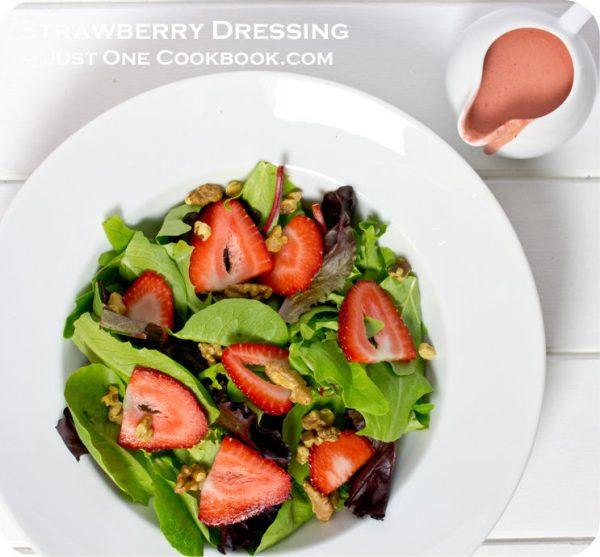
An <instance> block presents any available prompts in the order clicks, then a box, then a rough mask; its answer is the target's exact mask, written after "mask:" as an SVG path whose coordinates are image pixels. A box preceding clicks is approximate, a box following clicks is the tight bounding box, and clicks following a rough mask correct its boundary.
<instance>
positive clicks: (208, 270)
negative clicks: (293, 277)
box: [190, 200, 273, 292]
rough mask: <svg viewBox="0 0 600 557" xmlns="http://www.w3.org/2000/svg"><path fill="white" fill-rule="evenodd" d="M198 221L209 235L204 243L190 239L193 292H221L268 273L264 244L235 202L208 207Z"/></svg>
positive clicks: (248, 218) (252, 224)
mask: <svg viewBox="0 0 600 557" xmlns="http://www.w3.org/2000/svg"><path fill="white" fill-rule="evenodd" d="M198 218H199V220H201V221H202V222H204V223H206V224H208V225H209V226H210V228H211V234H210V236H209V238H208V239H206V240H202V239H201V238H200V237H199V236H196V235H194V236H193V238H192V245H193V246H194V251H193V253H192V257H191V259H190V280H191V281H192V284H193V285H194V286H195V287H196V292H210V291H216V290H224V289H225V288H226V287H227V286H230V285H232V284H240V283H242V282H247V281H248V280H250V279H252V278H254V277H256V276H258V275H260V274H262V273H264V272H266V271H269V270H271V268H272V267H273V260H272V257H271V254H270V253H269V252H268V251H267V247H266V246H265V241H264V240H263V237H262V236H261V235H260V232H259V231H258V228H256V225H255V224H254V223H253V222H252V219H251V218H250V217H249V216H248V213H246V210H245V209H244V207H243V206H242V204H241V203H240V202H239V201H236V200H229V201H228V202H227V204H225V202H224V201H219V202H218V203H212V204H210V205H208V207H206V208H205V209H203V211H202V212H201V213H200V216H199V217H198Z"/></svg>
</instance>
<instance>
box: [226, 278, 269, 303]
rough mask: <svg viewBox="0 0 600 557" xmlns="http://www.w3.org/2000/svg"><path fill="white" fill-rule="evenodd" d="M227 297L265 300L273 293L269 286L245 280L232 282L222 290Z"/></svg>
mask: <svg viewBox="0 0 600 557" xmlns="http://www.w3.org/2000/svg"><path fill="white" fill-rule="evenodd" d="M223 293H224V294H225V296H226V297H227V298H252V299H254V300H267V299H268V298H270V297H271V294H273V290H271V287H270V286H266V285H264V284H254V283H251V282H247V283H244V284H232V285H230V286H228V287H227V288H225V290H224V291H223Z"/></svg>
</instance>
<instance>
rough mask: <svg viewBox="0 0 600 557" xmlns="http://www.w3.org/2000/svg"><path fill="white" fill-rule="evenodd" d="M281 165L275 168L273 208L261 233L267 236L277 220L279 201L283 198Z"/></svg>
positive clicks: (282, 170)
mask: <svg viewBox="0 0 600 557" xmlns="http://www.w3.org/2000/svg"><path fill="white" fill-rule="evenodd" d="M283 172H284V169H283V165H282V166H278V167H277V178H276V180H275V196H274V197H273V206H272V207H271V212H270V213H269V216H268V217H267V221H266V222H265V225H264V226H263V232H264V233H265V234H267V233H268V232H269V230H271V226H272V225H273V223H275V222H277V219H278V218H279V210H280V209H281V199H282V198H283V176H284V174H283Z"/></svg>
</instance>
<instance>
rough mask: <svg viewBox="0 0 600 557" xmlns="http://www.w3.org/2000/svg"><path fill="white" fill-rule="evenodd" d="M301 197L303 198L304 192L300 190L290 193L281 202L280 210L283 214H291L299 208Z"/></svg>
mask: <svg viewBox="0 0 600 557" xmlns="http://www.w3.org/2000/svg"><path fill="white" fill-rule="evenodd" d="M300 199H302V194H301V193H300V192H299V191H293V192H292V193H289V194H288V195H287V196H286V197H285V199H284V200H283V201H282V202H281V209H279V212H280V213H281V214H282V215H291V214H292V213H294V212H295V211H296V209H298V204H299V203H300Z"/></svg>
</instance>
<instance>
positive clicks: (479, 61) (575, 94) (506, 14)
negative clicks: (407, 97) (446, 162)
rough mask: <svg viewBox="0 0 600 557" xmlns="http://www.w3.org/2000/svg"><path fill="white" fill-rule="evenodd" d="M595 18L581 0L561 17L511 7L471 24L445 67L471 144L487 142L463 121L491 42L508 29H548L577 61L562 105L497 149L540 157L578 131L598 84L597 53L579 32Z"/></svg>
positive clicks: (516, 155)
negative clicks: (471, 136)
mask: <svg viewBox="0 0 600 557" xmlns="http://www.w3.org/2000/svg"><path fill="white" fill-rule="evenodd" d="M590 17H592V15H591V14H590V12H588V11H587V10H586V9H585V8H583V7H582V6H580V5H579V4H573V5H572V6H571V7H570V8H569V9H568V10H567V11H566V12H565V13H563V14H562V15H561V16H559V17H556V16H554V15H552V14H548V13H546V12H543V11H539V10H534V9H530V8H506V9H501V10H498V11H495V12H492V13H490V14H488V15H486V16H484V17H482V18H481V19H478V20H477V21H475V22H474V23H473V24H471V25H470V26H469V27H467V29H465V31H464V32H463V33H462V35H461V37H460V40H459V43H458V45H457V47H456V49H455V50H454V52H453V54H452V55H451V57H450V60H449V61H448V66H447V70H446V91H447V94H448V98H449V99H450V103H451V105H452V108H453V109H454V112H455V114H456V115H457V128H458V133H459V135H460V136H461V138H462V139H463V141H465V142H466V143H468V144H469V145H476V146H477V145H481V144H482V141H470V140H468V139H467V138H466V137H465V136H464V133H463V123H464V119H465V116H466V114H467V112H468V110H469V108H470V106H471V103H472V102H473V100H474V98H475V96H476V95H477V91H478V90H479V86H480V83H481V79H482V75H483V61H484V58H485V55H486V53H487V51H488V49H489V47H490V46H491V45H492V43H493V42H494V41H495V40H496V39H497V38H498V37H500V36H501V35H503V34H504V33H507V32H508V31H512V30H513V29H519V28H523V27H533V28H537V29H542V30H544V31H549V32H550V33H553V34H554V35H556V36H557V37H558V38H559V39H560V40H561V41H562V42H563V43H564V45H565V46H566V47H567V49H568V50H569V53H570V54H571V58H572V60H573V69H574V77H573V86H572V88H571V92H570V93H569V95H568V97H567V98H566V99H565V101H564V102H563V103H562V104H561V105H560V106H559V107H558V108H556V109H555V110H553V111H552V112H550V113H548V114H547V115H546V116H541V117H540V118H536V119H534V120H532V121H531V123H529V124H528V125H527V126H526V127H525V128H524V129H523V130H522V131H521V132H520V133H519V135H517V137H516V138H515V139H513V140H512V141H510V142H508V143H507V144H506V145H504V146H503V147H501V148H500V149H499V150H498V151H496V154H498V155H501V156H504V157H509V158H515V159H528V158H533V157H539V156H540V155H544V154H546V153H549V152H550V151H553V150H554V149H556V148H557V147H559V146H560V145H562V144H563V143H564V142H566V141H567V140H568V139H570V138H571V137H572V136H573V135H574V134H575V133H577V131H579V129H580V128H581V127H582V126H583V124H584V123H585V121H586V120H587V117H588V116H589V113H590V111H591V109H592V106H593V104H594V100H595V97H596V91H597V86H598V85H597V75H596V65H595V64H594V60H593V58H592V54H591V52H590V49H589V47H588V45H587V44H586V43H585V41H584V40H583V39H582V38H581V37H580V36H579V35H578V33H579V31H580V30H581V28H582V27H583V25H584V24H585V22H586V21H587V20H588V19H589V18H590ZM510 122H515V120H509V122H508V123H509V124H510Z"/></svg>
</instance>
